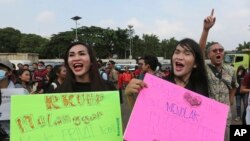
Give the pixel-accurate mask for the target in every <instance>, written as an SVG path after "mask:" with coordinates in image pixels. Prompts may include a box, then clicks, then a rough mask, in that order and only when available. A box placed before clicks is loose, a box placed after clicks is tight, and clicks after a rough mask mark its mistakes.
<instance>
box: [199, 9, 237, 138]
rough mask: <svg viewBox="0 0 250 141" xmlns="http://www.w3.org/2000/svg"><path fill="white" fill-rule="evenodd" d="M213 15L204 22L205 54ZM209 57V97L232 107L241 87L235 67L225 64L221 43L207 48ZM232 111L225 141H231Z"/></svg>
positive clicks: (201, 42) (201, 44) (213, 21)
mask: <svg viewBox="0 0 250 141" xmlns="http://www.w3.org/2000/svg"><path fill="white" fill-rule="evenodd" d="M213 13H214V10H212V12H211V15H210V16H208V17H207V18H206V19H205V20H204V24H203V32H202V35H201V39H200V46H201V49H202V51H203V53H204V57H205V49H206V41H207V36H208V32H209V30H210V28H211V27H213V25H214V24H215V17H214V16H213ZM207 56H208V58H209V59H210V61H211V64H207V75H208V81H209V83H208V84H209V97H210V98H213V99H215V100H216V101H219V102H221V103H224V104H227V105H229V106H230V105H232V104H233V100H234V95H235V93H236V89H237V87H238V86H239V85H238V83H237V79H236V74H235V72H234V69H233V67H231V66H229V65H226V64H224V63H223V59H224V47H223V46H222V45H221V44H219V43H217V42H216V43H213V44H212V45H211V46H209V47H208V48H207ZM231 119H232V115H231V110H229V113H228V119H227V128H226V132H225V138H224V140H225V141H227V140H229V125H230V124H231Z"/></svg>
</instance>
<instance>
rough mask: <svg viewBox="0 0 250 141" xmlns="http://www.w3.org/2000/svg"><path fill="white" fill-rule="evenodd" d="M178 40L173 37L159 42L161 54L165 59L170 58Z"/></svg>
mask: <svg viewBox="0 0 250 141" xmlns="http://www.w3.org/2000/svg"><path fill="white" fill-rule="evenodd" d="M177 44H178V41H177V40H175V38H174V37H173V38H170V39H168V40H167V39H164V40H162V42H161V48H162V54H161V55H160V56H163V57H164V58H165V59H171V55H172V53H173V52H174V49H175V47H176V46H177Z"/></svg>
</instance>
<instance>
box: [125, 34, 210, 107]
mask: <svg viewBox="0 0 250 141" xmlns="http://www.w3.org/2000/svg"><path fill="white" fill-rule="evenodd" d="M202 55H203V54H202V52H201V49H200V47H199V45H198V43H196V42H195V41H194V40H192V39H189V38H186V39H183V40H181V41H179V42H178V44H177V46H176V48H175V50H174V52H173V54H172V57H171V66H172V69H171V73H170V75H169V77H168V78H167V81H170V82H172V83H174V84H176V85H179V86H181V87H184V88H186V89H189V90H191V91H193V92H196V93H199V94H201V95H203V96H206V97H208V93H209V90H208V78H207V71H206V68H205V61H204V58H203V56H202ZM201 82H202V83H201ZM145 86H146V84H145V83H144V82H143V80H139V79H132V80H131V81H130V83H129V84H128V85H127V87H126V89H125V95H126V96H128V97H130V96H132V97H133V94H135V93H136V94H137V93H139V91H140V90H141V89H142V88H143V87H145ZM128 99H130V100H134V101H132V102H131V101H130V102H129V103H132V104H131V108H132V107H133V103H134V102H135V99H134V98H128Z"/></svg>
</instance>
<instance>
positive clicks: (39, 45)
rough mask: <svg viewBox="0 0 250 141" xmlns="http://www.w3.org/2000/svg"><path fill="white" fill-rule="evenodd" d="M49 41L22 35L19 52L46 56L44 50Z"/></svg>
mask: <svg viewBox="0 0 250 141" xmlns="http://www.w3.org/2000/svg"><path fill="white" fill-rule="evenodd" d="M48 42H49V40H48V39H46V38H43V37H41V36H39V35H35V34H22V38H21V40H20V43H19V44H20V46H19V48H18V49H17V52H23V53H39V54H44V53H45V52H43V51H44V48H45V46H46V45H47V44H48Z"/></svg>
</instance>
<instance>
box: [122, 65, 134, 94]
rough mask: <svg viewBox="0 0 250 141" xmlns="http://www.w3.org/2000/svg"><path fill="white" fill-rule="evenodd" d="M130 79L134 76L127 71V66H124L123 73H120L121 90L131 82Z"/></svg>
mask: <svg viewBox="0 0 250 141" xmlns="http://www.w3.org/2000/svg"><path fill="white" fill-rule="evenodd" d="M132 78H134V75H133V73H132V72H131V71H130V70H129V66H125V67H124V72H123V73H122V75H121V80H120V83H121V84H122V88H123V89H124V88H125V87H126V86H127V85H128V83H129V82H130V80H132Z"/></svg>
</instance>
